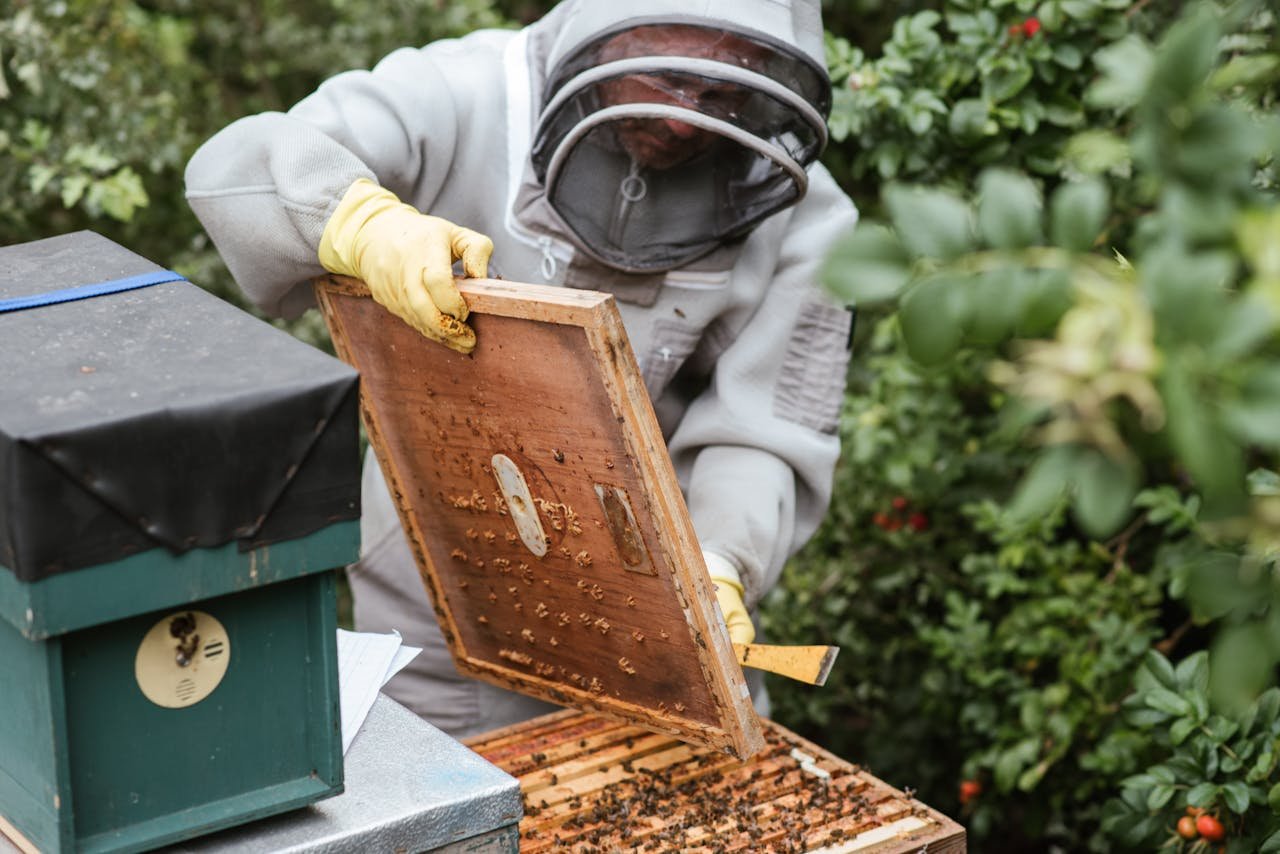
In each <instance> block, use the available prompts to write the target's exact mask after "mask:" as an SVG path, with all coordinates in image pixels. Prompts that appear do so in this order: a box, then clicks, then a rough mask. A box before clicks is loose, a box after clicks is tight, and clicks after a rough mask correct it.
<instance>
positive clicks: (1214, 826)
mask: <svg viewBox="0 0 1280 854" xmlns="http://www.w3.org/2000/svg"><path fill="white" fill-rule="evenodd" d="M1196 830H1198V831H1199V832H1200V835H1201V836H1203V837H1204V838H1205V839H1207V840H1208V841H1209V842H1220V841H1221V840H1222V837H1223V836H1225V835H1226V830H1224V829H1223V827H1222V822H1220V821H1218V820H1217V819H1216V818H1214V817H1213V816H1211V815H1209V814H1208V813H1205V814H1204V815H1202V816H1198V817H1197V818H1196Z"/></svg>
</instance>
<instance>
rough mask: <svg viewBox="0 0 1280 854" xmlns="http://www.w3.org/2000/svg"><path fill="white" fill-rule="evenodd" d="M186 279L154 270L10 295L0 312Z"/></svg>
mask: <svg viewBox="0 0 1280 854" xmlns="http://www.w3.org/2000/svg"><path fill="white" fill-rule="evenodd" d="M185 281H186V279H185V278H184V277H183V276H181V275H179V274H177V273H175V272H174V271H172V270H156V271H155V272H154V273H141V274H139V275H137V276H128V277H126V278H123V279H111V280H110V281H106V282H95V283H94V284H91V285H77V286H76V287H74V288H63V289H62V290H57V291H49V292H48V293H43V294H33V295H31V296H29V297H11V298H10V299H5V300H0V314H4V313H5V312H7V311H22V310H23V309H27V308H40V307H41V306H46V305H56V304H57V303H60V302H73V301H75V300H78V299H90V298H92V297H100V296H105V295H107V294H118V293H120V292H121V291H134V290H137V289H138V288H149V287H151V286H152V285H163V284H164V283H165V282H185Z"/></svg>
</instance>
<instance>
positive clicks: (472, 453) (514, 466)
mask: <svg viewBox="0 0 1280 854" xmlns="http://www.w3.org/2000/svg"><path fill="white" fill-rule="evenodd" d="M461 289H462V293H463V295H464V296H465V297H466V300H467V303H468V305H469V307H470V309H471V317H470V318H469V322H471V323H472V324H473V326H474V328H475V331H476V338H477V345H476V348H475V350H474V351H473V352H472V353H471V354H469V355H465V356H464V355H461V354H459V353H456V352H454V351H452V350H449V349H447V348H445V347H443V346H440V345H439V344H436V343H433V342H431V341H428V340H427V339H425V338H423V337H422V336H421V335H420V334H419V333H417V332H416V331H415V330H413V329H412V328H411V327H409V326H408V325H406V324H405V323H403V322H401V321H400V320H398V319H397V318H395V317H394V316H393V315H391V314H390V313H388V312H387V311H385V310H384V309H383V308H382V307H381V306H379V305H377V304H376V303H375V302H374V301H373V300H372V299H371V298H370V297H369V295H368V291H367V289H366V288H365V287H364V285H363V284H362V283H360V282H358V281H356V280H353V279H346V278H342V277H327V278H325V279H321V280H318V281H317V283H316V290H317V294H318V298H319V301H320V304H321V307H322V310H323V311H324V314H325V319H326V321H327V322H328V324H329V329H330V332H331V334H332V336H333V340H334V344H335V346H336V348H337V350H338V353H339V355H340V356H341V357H342V358H343V359H344V360H345V361H347V362H348V363H350V364H351V365H353V366H354V367H356V368H357V369H358V370H359V372H360V374H361V406H362V411H363V415H364V419H365V425H366V427H367V430H368V433H369V438H370V441H371V443H372V444H373V446H374V449H375V451H376V452H377V455H378V458H379V461H380V462H381V464H382V469H383V473H384V475H385V476H386V479H387V482H388V485H389V487H390V489H391V492H392V496H393V498H394V499H395V502H396V505H397V509H398V511H399V514H400V518H401V521H402V522H403V524H404V528H405V531H406V532H407V533H408V536H409V540H410V544H411V547H412V548H413V550H414V553H415V557H416V559H417V562H418V566H419V569H420V570H421V572H422V578H423V581H424V583H425V585H426V587H427V589H428V590H429V592H430V594H431V601H432V604H433V605H434V607H435V610H436V614H437V616H438V618H439V622H440V627H441V629H442V630H443V632H444V635H445V637H446V639H447V640H448V642H449V645H450V649H451V651H452V653H453V656H454V659H455V661H456V663H457V666H458V668H459V669H460V670H462V671H463V672H465V673H468V674H471V675H473V676H476V677H478V678H481V679H485V680H487V681H490V682H493V683H496V684H498V685H502V686H504V687H508V688H512V689H514V690H517V691H520V692H523V693H525V694H529V695H532V696H535V697H540V698H542V699H546V700H549V701H551V702H554V703H559V704H561V705H567V706H573V707H575V708H578V709H585V710H592V711H596V712H599V713H601V714H604V715H607V716H611V717H614V718H619V719H622V720H624V721H628V722H631V723H634V724H637V725H640V726H642V727H645V728H647V729H650V730H656V731H660V732H666V733H671V734H674V735H677V736H678V737H680V738H681V739H684V740H686V741H689V742H693V743H697V744H701V745H706V746H709V747H713V748H715V749H717V750H723V751H727V752H731V753H734V754H736V755H738V756H749V755H751V754H753V753H755V752H757V751H758V750H760V749H762V748H763V746H764V740H763V735H762V730H761V726H760V722H759V719H758V718H757V717H756V715H755V712H754V710H753V709H752V707H751V703H750V698H749V696H748V692H747V686H746V683H745V681H744V679H743V677H742V671H741V670H740V669H739V667H738V665H737V663H736V662H735V660H734V657H733V651H732V648H731V646H730V642H729V637H728V633H727V632H726V630H725V628H724V624H723V621H721V620H720V618H719V616H718V615H717V614H716V613H715V611H714V608H715V605H714V601H715V599H714V596H713V594H712V591H711V589H710V579H709V578H708V576H707V572H706V567H705V565H704V564H703V560H702V553H701V550H700V549H699V547H698V543H697V539H696V537H695V535H694V532H693V527H692V524H691V523H690V521H689V518H688V513H687V511H686V508H685V505H684V499H683V497H682V495H681V493H680V489H679V485H678V484H677V482H676V478H675V473H674V471H673V470H672V468H671V463H670V460H669V458H668V456H667V453H666V447H665V445H664V443H663V440H662V435H661V432H660V430H659V428H658V424H657V420H656V418H655V417H654V414H653V410H652V408H651V406H650V403H649V398H648V395H647V394H646V392H645V390H644V386H643V383H642V381H641V380H640V374H639V370H638V369H637V366H636V362H635V357H634V355H633V354H632V351H631V347H630V345H629V343H628V341H627V336H626V332H625V330H624V329H623V326H622V320H621V317H620V316H619V314H618V310H617V307H616V305H615V304H614V302H613V298H612V297H611V296H609V295H608V294H602V293H596V292H591V291H580V290H570V289H565V288H549V287H541V286H535V285H522V284H515V283H509V282H502V281H493V280H467V281H465V282H463V283H461ZM424 604H425V603H424Z"/></svg>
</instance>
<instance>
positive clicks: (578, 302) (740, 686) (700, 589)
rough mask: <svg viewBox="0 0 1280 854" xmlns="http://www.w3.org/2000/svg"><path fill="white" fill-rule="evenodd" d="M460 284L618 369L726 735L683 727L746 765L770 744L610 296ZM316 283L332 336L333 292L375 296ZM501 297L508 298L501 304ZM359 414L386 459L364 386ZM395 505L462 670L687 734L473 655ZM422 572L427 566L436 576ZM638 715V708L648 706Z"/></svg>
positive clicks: (482, 302) (327, 280)
mask: <svg viewBox="0 0 1280 854" xmlns="http://www.w3.org/2000/svg"><path fill="white" fill-rule="evenodd" d="M457 282H458V289H459V291H460V292H461V293H462V294H463V296H464V297H465V298H466V300H467V303H468V306H469V307H470V308H471V309H472V310H473V311H477V312H481V313H488V314H494V315H498V316H502V317H512V318H517V319H529V320H540V321H544V322H545V321H552V320H554V321H555V322H559V323H563V324H564V325H568V326H575V327H578V328H581V329H582V330H583V332H584V333H585V334H586V337H587V342H588V344H589V346H590V347H591V349H592V350H593V351H594V352H595V353H596V354H597V356H599V357H604V358H602V359H601V364H602V365H618V368H617V371H616V376H613V375H610V372H609V371H608V370H603V371H601V379H602V381H603V383H604V387H605V389H606V391H607V393H608V396H609V398H610V401H611V402H612V403H613V405H614V406H615V407H616V408H618V410H619V411H616V412H615V414H617V415H619V416H620V417H624V418H626V421H625V423H629V424H632V425H634V426H635V427H636V430H637V431H638V432H639V434H640V435H638V436H634V435H632V432H631V431H623V438H624V440H625V441H626V442H627V444H628V445H629V446H630V447H629V451H630V453H631V455H632V457H633V458H634V459H635V461H636V464H637V466H638V467H639V469H640V474H641V477H642V478H643V479H644V480H646V481H647V482H648V483H650V484H651V485H652V487H653V491H654V493H655V495H656V496H657V497H658V500H659V501H661V503H662V506H661V507H659V508H655V509H656V510H657V511H658V512H657V514H655V515H656V516H657V517H660V518H667V519H671V520H678V521H681V522H683V524H678V525H677V526H676V528H677V529H676V530H675V531H673V532H672V534H673V536H674V537H675V538H676V542H674V543H668V542H661V543H660V546H663V547H665V548H664V549H663V550H664V551H665V552H666V553H669V554H672V555H675V558H674V565H672V566H669V567H668V568H669V570H670V572H671V576H672V578H673V580H674V583H675V588H676V592H677V596H678V597H679V599H680V607H681V609H682V610H683V611H684V613H685V617H686V623H687V624H689V625H690V630H691V631H692V632H693V638H692V640H693V641H694V647H695V649H699V653H698V667H699V669H700V670H701V671H702V674H703V677H704V679H705V680H706V682H707V685H708V686H709V687H710V690H711V693H712V697H713V699H714V700H715V702H716V705H717V707H718V709H719V724H720V728H721V730H722V731H723V732H724V733H725V736H726V737H720V736H719V735H715V736H714V737H709V734H708V732H707V730H706V725H705V724H700V723H697V722H695V721H688V720H687V719H681V720H682V721H684V722H685V723H686V724H687V729H686V733H687V732H689V731H694V732H698V733H699V734H700V737H701V738H702V739H703V743H706V744H708V745H710V746H712V747H714V748H715V749H718V750H722V751H724V752H727V753H731V754H733V755H734V756H737V757H739V758H743V759H745V758H747V757H750V756H752V755H754V754H756V753H759V752H760V751H761V750H763V749H764V747H765V740H764V731H763V728H762V726H761V724H760V719H759V717H758V716H757V715H756V712H755V708H754V706H753V705H752V703H751V694H750V690H749V689H748V687H747V683H746V678H745V677H744V676H743V674H742V670H741V667H740V666H739V665H738V662H737V658H736V656H735V655H734V653H733V646H732V643H731V641H730V639H729V634H728V630H727V629H726V628H725V626H724V623H723V621H721V620H717V619H715V615H714V612H713V610H712V609H713V608H714V607H715V606H714V604H712V603H714V601H715V594H714V591H713V590H712V589H711V585H710V582H709V577H708V576H707V573H706V568H705V565H702V564H701V554H702V552H701V547H700V546H699V545H698V539H697V535H696V533H695V532H694V530H693V525H692V523H691V522H690V521H689V519H688V514H687V512H684V506H685V505H684V496H683V494H682V493H681V492H680V487H679V483H678V481H677V479H676V475H675V469H674V468H673V466H672V464H671V460H670V457H669V456H668V454H667V451H666V443H665V441H664V440H663V439H662V434H661V430H660V429H659V427H658V423H657V416H656V415H655V414H654V412H653V407H652V405H651V404H650V402H649V396H648V392H647V391H646V390H645V389H644V387H643V386H642V385H640V384H639V383H638V382H636V381H635V378H638V377H639V376H640V371H639V367H638V365H637V364H636V362H635V355H634V353H633V351H632V349H631V346H630V341H629V339H628V338H627V333H626V328H625V326H624V325H623V322H622V316H621V313H620V312H619V311H618V307H617V304H616V302H615V300H614V298H613V296H612V295H611V294H607V293H603V292H599V291H587V290H576V289H572V288H563V287H551V286H544V285H526V284H523V283H520V284H518V285H513V284H512V283H508V282H504V281H501V280H496V279H459V280H457ZM312 284H313V287H314V289H315V293H316V301H317V303H318V304H319V306H320V309H321V311H322V313H323V314H324V318H325V322H326V324H327V325H328V326H329V328H330V329H331V330H332V329H339V330H340V329H341V328H342V323H341V320H340V318H339V317H338V314H337V312H336V311H334V310H333V306H332V303H331V301H330V293H337V294H341V295H344V296H356V297H367V296H369V289H368V287H367V286H366V285H365V284H364V283H363V282H361V281H360V280H359V279H354V278H351V277H348V276H338V275H335V274H330V275H327V276H321V277H317V278H316V279H313V280H312ZM513 295H514V296H516V297H527V299H517V300H515V301H512V300H511V299H510V298H511V297H512V296H513ZM499 296H500V297H502V299H498V298H497V297H499ZM548 301H550V302H552V303H554V304H555V305H556V307H557V309H558V310H559V311H560V314H559V315H558V316H557V317H555V318H552V317H551V316H550V315H549V314H548V313H547V312H546V310H545V309H544V308H543V305H545V303H546V302H548ZM331 337H332V338H333V340H334V348H335V351H337V352H338V355H339V357H340V358H341V359H342V360H343V361H344V362H346V363H347V364H349V365H352V366H355V367H356V368H357V370H358V369H359V365H358V363H357V362H356V361H355V359H354V354H353V353H351V352H350V350H349V349H348V348H347V347H346V346H345V341H342V342H340V341H339V338H345V336H335V335H331ZM619 378H631V380H632V382H631V383H630V384H628V383H626V382H622V383H620V382H619ZM360 412H361V416H362V418H363V419H364V422H365V430H366V432H367V433H368V436H369V443H370V444H371V445H372V446H373V448H374V451H375V453H376V454H377V456H378V459H379V460H383V459H390V458H391V457H390V455H389V454H388V453H387V448H386V446H385V444H384V442H383V439H382V432H381V426H380V424H379V422H378V419H377V417H376V416H375V415H374V413H373V410H372V407H371V406H368V405H367V404H366V400H365V395H364V388H363V386H361V392H360ZM637 443H638V446H637ZM388 467H390V468H392V469H393V471H390V472H389V471H386V470H384V471H383V476H384V477H385V478H386V480H387V485H388V487H389V488H390V489H391V490H392V491H393V494H405V491H404V488H403V485H402V484H401V483H400V479H399V474H398V473H397V472H395V471H394V467H393V466H388ZM394 503H395V504H396V511H397V515H399V517H400V521H401V524H402V525H403V526H404V528H405V531H406V533H407V534H408V540H409V546H410V549H411V550H412V551H413V554H414V558H415V560H416V561H417V562H418V566H419V575H420V576H421V577H422V580H423V583H424V585H425V586H426V588H427V590H428V591H429V592H430V600H431V606H432V608H433V609H434V610H435V612H436V616H437V618H438V620H439V622H440V628H441V631H442V632H443V633H445V640H446V641H447V642H449V643H450V646H451V647H452V646H453V644H454V642H455V640H456V644H457V649H458V650H459V651H460V654H459V656H458V657H457V658H455V663H456V664H457V665H458V666H459V667H460V669H464V670H466V671H467V672H468V673H470V674H471V675H472V676H475V677H477V678H480V679H483V680H484V681H486V682H489V683H491V684H495V685H498V686H499V687H504V688H508V689H509V688H510V687H511V686H512V685H513V684H527V685H530V686H532V687H535V688H538V689H539V690H540V692H541V694H542V696H540V697H538V699H545V700H547V701H549V702H557V701H556V700H555V699H554V696H548V695H553V692H554V693H559V694H560V695H562V696H564V697H566V698H570V700H571V701H572V702H574V703H580V704H581V706H580V707H581V708H585V709H588V710H590V711H591V712H593V713H595V714H599V715H601V716H603V717H611V718H615V719H618V720H622V721H625V722H626V723H630V724H635V725H637V726H642V727H644V728H647V729H658V730H659V731H662V732H665V733H668V734H671V735H674V736H676V737H679V736H680V735H681V733H680V731H679V730H675V729H668V728H662V727H661V726H660V725H659V724H657V723H656V722H655V720H654V715H653V714H641V713H640V712H639V711H637V712H636V713H635V716H634V717H633V716H632V715H630V714H627V712H626V709H625V706H628V705H630V704H625V703H623V704H619V703H618V702H617V701H616V700H615V701H613V702H614V705H615V706H619V705H621V706H623V707H624V708H623V710H622V711H615V710H614V709H611V708H602V707H600V706H599V705H597V704H596V703H595V702H594V700H593V699H592V695H591V694H590V692H587V691H583V690H581V689H579V688H574V687H571V686H568V685H563V684H561V683H549V682H546V680H542V679H539V678H538V677H537V676H535V675H531V674H526V673H522V672H520V671H515V670H511V669H508V668H502V667H499V666H497V665H494V664H493V663H491V662H488V661H485V660H483V659H476V658H473V657H471V656H470V654H468V653H467V651H466V647H465V644H464V643H463V640H462V635H461V633H460V632H459V631H458V626H457V623H456V622H455V621H454V619H453V615H452V613H451V612H450V611H449V609H448V608H447V607H446V606H445V605H444V604H443V603H444V602H446V601H447V598H446V596H445V594H444V591H443V590H441V589H440V588H439V586H438V585H437V584H436V575H437V574H438V572H437V570H436V567H435V564H434V562H432V560H431V556H430V554H429V553H428V552H426V551H425V550H424V549H423V548H422V546H421V544H422V543H423V542H425V538H424V537H423V535H422V531H420V530H419V529H418V524H417V521H416V519H415V518H414V517H413V516H412V514H409V513H406V512H405V511H404V510H402V509H401V508H400V502H394ZM676 511H679V512H676ZM656 533H657V536H658V537H659V538H662V537H663V536H664V533H663V532H662V530H661V529H660V528H658V529H656ZM680 555H688V556H690V558H689V560H690V561H692V560H696V561H697V562H698V563H697V564H692V565H691V564H690V563H689V562H687V561H681V560H680V558H679V556H680ZM698 565H702V570H703V571H702V572H701V573H699V572H696V571H695V567H696V566H698ZM425 567H430V571H428V570H427V569H426V568H425ZM708 639H709V641H708ZM709 656H715V657H716V658H717V659H718V661H719V663H720V668H719V670H718V671H717V670H716V669H714V668H712V667H710V666H709V661H708V657H709ZM634 708H636V709H638V710H639V709H643V708H644V707H639V706H636V707H634ZM655 711H656V710H655Z"/></svg>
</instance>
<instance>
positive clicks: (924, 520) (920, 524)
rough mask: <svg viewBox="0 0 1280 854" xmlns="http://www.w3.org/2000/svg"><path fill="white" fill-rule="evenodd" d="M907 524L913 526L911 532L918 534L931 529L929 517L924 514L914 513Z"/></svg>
mask: <svg viewBox="0 0 1280 854" xmlns="http://www.w3.org/2000/svg"><path fill="white" fill-rule="evenodd" d="M907 524H908V525H910V526H911V530H913V531H916V532H917V533H918V532H920V531H927V530H928V529H929V517H928V516H926V515H924V514H923V513H912V514H911V516H910V518H908V519H907Z"/></svg>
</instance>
